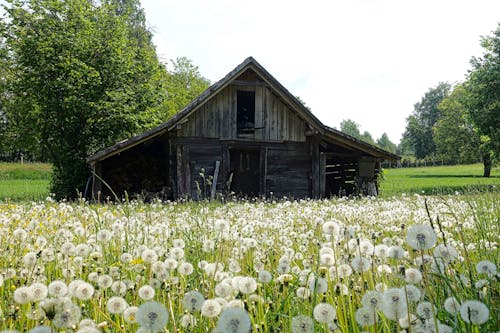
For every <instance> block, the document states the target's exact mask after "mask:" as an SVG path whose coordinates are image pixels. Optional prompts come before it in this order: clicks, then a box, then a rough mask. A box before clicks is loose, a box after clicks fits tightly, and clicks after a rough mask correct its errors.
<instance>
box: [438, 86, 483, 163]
mask: <svg viewBox="0 0 500 333" xmlns="http://www.w3.org/2000/svg"><path fill="white" fill-rule="evenodd" d="M465 98H466V91H465V89H464V88H463V86H461V85H458V86H456V87H455V88H454V89H453V91H452V93H451V94H450V95H449V96H448V97H446V98H445V99H443V100H442V101H441V103H440V104H439V109H440V110H441V112H442V116H441V118H440V119H439V120H438V121H437V122H436V124H435V125H434V134H433V140H434V142H435V144H436V152H437V154H439V155H440V156H442V158H443V159H444V160H446V161H447V162H449V163H456V164H465V163H475V162H477V161H478V159H479V156H480V151H479V146H480V140H479V139H480V138H479V135H478V133H477V130H476V129H475V128H474V127H473V125H472V124H471V122H470V120H469V117H468V114H467V110H466V108H465V106H464V101H465Z"/></svg>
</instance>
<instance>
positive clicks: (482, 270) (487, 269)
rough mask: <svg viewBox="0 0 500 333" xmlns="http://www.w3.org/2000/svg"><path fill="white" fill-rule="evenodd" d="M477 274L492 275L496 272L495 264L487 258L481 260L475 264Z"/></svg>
mask: <svg viewBox="0 0 500 333" xmlns="http://www.w3.org/2000/svg"><path fill="white" fill-rule="evenodd" d="M476 271H477V273H478V274H486V275H488V277H493V276H495V275H496V274H497V266H496V265H495V264H494V263H492V262H491V261H489V260H483V261H480V262H478V263H477V264H476Z"/></svg>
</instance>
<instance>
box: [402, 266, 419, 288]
mask: <svg viewBox="0 0 500 333" xmlns="http://www.w3.org/2000/svg"><path fill="white" fill-rule="evenodd" d="M405 281H406V282H407V283H411V284H419V283H420V282H421V281H422V273H421V272H420V271H419V270H418V269H416V268H412V267H410V268H407V269H405Z"/></svg>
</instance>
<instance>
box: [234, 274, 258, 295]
mask: <svg viewBox="0 0 500 333" xmlns="http://www.w3.org/2000/svg"><path fill="white" fill-rule="evenodd" d="M238 289H239V291H240V292H241V293H242V294H251V293H253V292H254V291H255V290H257V281H255V279H254V278H253V277H251V276H244V277H242V278H241V279H239V281H238Z"/></svg>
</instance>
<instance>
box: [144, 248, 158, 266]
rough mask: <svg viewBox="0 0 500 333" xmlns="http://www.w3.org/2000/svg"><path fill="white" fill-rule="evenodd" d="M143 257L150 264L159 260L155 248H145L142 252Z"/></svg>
mask: <svg viewBox="0 0 500 333" xmlns="http://www.w3.org/2000/svg"><path fill="white" fill-rule="evenodd" d="M141 259H142V260H143V261H144V262H147V263H149V264H152V263H154V262H155V261H157V260H158V254H157V253H156V251H155V250H153V249H145V250H144V251H142V253H141Z"/></svg>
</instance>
